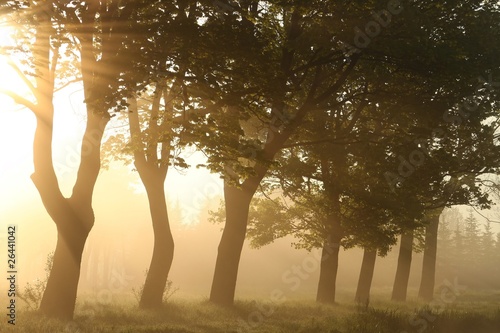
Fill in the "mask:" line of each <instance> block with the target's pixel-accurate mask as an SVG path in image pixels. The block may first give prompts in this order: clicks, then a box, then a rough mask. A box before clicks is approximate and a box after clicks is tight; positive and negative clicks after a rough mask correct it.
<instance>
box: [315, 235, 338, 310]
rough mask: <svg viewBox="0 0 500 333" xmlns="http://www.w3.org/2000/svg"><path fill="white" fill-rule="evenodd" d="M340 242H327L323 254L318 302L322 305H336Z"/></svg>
mask: <svg viewBox="0 0 500 333" xmlns="http://www.w3.org/2000/svg"><path fill="white" fill-rule="evenodd" d="M339 250H340V246H339V243H338V242H330V241H326V242H325V243H324V245H323V250H322V252H321V266H320V273H319V282H318V292H317V294H316V301H317V302H321V303H330V304H333V303H335V284H336V282H337V270H338V267H339Z"/></svg>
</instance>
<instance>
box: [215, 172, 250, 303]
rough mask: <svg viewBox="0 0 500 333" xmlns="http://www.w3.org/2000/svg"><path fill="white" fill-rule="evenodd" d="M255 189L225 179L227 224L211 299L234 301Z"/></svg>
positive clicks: (220, 248) (217, 262)
mask: <svg viewBox="0 0 500 333" xmlns="http://www.w3.org/2000/svg"><path fill="white" fill-rule="evenodd" d="M253 194H254V192H252V191H249V190H245V189H243V188H242V189H240V188H236V187H234V186H232V185H230V184H227V183H226V182H225V183H224V199H225V208H226V224H225V227H224V231H223V233H222V238H221V241H220V243H219V248H218V253H217V261H216V264H215V272H214V278H213V281H212V289H211V292H210V301H211V302H214V303H215V304H219V305H223V306H230V305H232V304H233V302H234V294H235V289H236V280H237V275H238V266H239V262H240V257H241V251H242V249H243V243H244V241H245V235H246V230H247V222H248V211H249V207H250V201H251V200H252V196H253Z"/></svg>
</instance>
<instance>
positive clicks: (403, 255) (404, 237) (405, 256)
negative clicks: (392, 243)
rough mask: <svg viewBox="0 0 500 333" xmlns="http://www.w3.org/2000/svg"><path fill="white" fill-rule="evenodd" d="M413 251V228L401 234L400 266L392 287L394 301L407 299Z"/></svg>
mask: <svg viewBox="0 0 500 333" xmlns="http://www.w3.org/2000/svg"><path fill="white" fill-rule="evenodd" d="M412 253H413V230H409V231H406V232H404V233H403V234H401V244H400V246H399V257H398V267H397V269H396V277H395V279H394V286H393V288H392V300H393V301H400V302H404V301H406V295H407V292H408V280H409V279H410V269H411V259H412Z"/></svg>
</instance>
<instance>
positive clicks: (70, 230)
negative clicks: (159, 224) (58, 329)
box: [31, 114, 107, 319]
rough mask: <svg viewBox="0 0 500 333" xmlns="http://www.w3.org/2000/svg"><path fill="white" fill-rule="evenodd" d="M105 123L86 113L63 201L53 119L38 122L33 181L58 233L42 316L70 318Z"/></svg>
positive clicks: (90, 217)
mask: <svg viewBox="0 0 500 333" xmlns="http://www.w3.org/2000/svg"><path fill="white" fill-rule="evenodd" d="M106 124H107V119H102V118H100V117H98V116H93V115H92V114H89V115H88V120H87V128H86V130H85V134H84V137H83V142H82V155H81V156H82V157H81V162H80V167H79V170H78V175H77V180H76V183H75V186H74V188H73V193H72V195H71V197H70V198H69V199H65V198H64V197H63V196H62V194H61V192H60V189H59V185H58V182H57V178H56V175H55V173H54V169H53V165H52V159H51V154H52V151H51V148H50V147H49V145H50V144H51V142H52V120H51V118H50V117H47V118H44V119H42V118H38V121H37V128H36V131H35V140H34V148H33V161H34V166H35V172H34V173H33V175H32V176H31V178H32V180H33V183H34V184H35V186H36V187H37V189H38V192H39V193H40V196H41V199H42V202H43V204H44V206H45V208H46V210H47V212H48V213H49V215H50V216H51V217H52V219H53V221H54V222H55V224H56V226H57V234H58V239H57V245H56V250H55V252H54V261H53V266H52V270H51V271H50V274H49V278H48V281H47V287H46V289H45V292H44V294H43V298H42V301H41V303H40V312H42V313H44V314H46V315H48V316H51V317H56V318H61V319H72V317H73V312H74V309H75V303H76V294H77V288H78V281H79V278H80V265H81V260H82V253H83V249H84V246H85V242H86V240H87V236H88V234H89V232H90V230H91V229H92V227H93V225H94V220H95V218H94V212H93V209H92V195H93V190H94V185H95V182H96V180H97V176H98V173H99V169H100V143H101V139H102V135H103V132H104V127H105V126H106ZM49 156H50V157H49Z"/></svg>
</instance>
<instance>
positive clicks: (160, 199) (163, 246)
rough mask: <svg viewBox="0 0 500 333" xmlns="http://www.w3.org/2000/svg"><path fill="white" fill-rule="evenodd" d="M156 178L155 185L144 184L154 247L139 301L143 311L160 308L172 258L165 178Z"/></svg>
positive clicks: (172, 247)
mask: <svg viewBox="0 0 500 333" xmlns="http://www.w3.org/2000/svg"><path fill="white" fill-rule="evenodd" d="M158 178H159V179H158V181H157V182H156V183H149V184H147V185H146V183H145V186H146V192H147V195H148V200H149V209H150V212H151V218H152V222H153V231H154V246H153V257H152V258H151V264H150V266H149V270H148V274H147V277H146V282H145V283H144V289H143V291H142V295H141V299H140V301H139V307H141V308H143V309H150V308H159V307H161V306H162V304H163V292H164V290H165V286H166V283H167V279H168V274H169V272H170V267H171V266H172V261H173V258H174V239H173V237H172V232H171V231H170V224H169V220H168V213H167V202H166V199H165V191H164V188H163V184H164V182H165V178H163V179H161V177H158Z"/></svg>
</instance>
